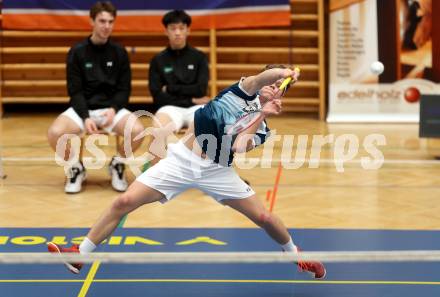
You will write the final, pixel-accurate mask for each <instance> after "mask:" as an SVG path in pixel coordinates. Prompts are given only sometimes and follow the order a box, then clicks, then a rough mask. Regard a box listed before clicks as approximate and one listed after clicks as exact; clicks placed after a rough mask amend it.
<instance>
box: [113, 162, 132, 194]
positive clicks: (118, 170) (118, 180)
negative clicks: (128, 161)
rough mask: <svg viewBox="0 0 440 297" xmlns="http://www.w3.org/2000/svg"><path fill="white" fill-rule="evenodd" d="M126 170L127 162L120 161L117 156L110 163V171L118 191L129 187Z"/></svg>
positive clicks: (123, 190) (114, 186) (114, 187)
mask: <svg viewBox="0 0 440 297" xmlns="http://www.w3.org/2000/svg"><path fill="white" fill-rule="evenodd" d="M124 171H125V164H124V163H122V162H121V161H119V160H118V159H117V158H116V157H113V158H112V161H111V162H110V165H109V173H110V176H111V178H112V187H113V189H115V190H116V191H118V192H125V190H127V187H128V183H127V180H126V179H125V175H124Z"/></svg>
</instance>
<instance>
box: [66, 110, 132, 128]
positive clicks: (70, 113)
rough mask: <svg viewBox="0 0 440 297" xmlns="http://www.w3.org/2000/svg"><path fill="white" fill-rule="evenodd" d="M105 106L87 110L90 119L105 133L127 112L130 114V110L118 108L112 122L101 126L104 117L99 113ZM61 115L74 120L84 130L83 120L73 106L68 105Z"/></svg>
mask: <svg viewBox="0 0 440 297" xmlns="http://www.w3.org/2000/svg"><path fill="white" fill-rule="evenodd" d="M106 109H107V108H100V109H94V110H89V115H90V119H92V120H93V121H94V122H95V124H96V125H97V126H98V128H100V129H102V130H104V131H105V132H107V133H110V132H112V131H113V128H114V127H115V126H116V124H117V123H118V122H119V121H120V120H121V119H122V118H123V117H124V116H126V115H127V114H130V111H129V110H128V109H125V108H122V109H120V110H118V112H117V113H116V114H115V116H114V117H113V122H112V123H111V124H110V125H109V126H107V127H102V124H104V123H105V118H103V117H102V116H101V115H102V113H103V112H104V111H105V110H106ZM62 115H63V116H66V117H68V118H69V119H71V120H72V121H74V122H75V124H77V125H78V127H79V128H80V129H81V130H82V131H84V129H85V127H84V120H83V119H82V118H81V117H80V116H79V115H78V114H77V113H76V111H75V110H74V109H73V107H69V108H68V109H67V110H66V111H65V112H63V113H62Z"/></svg>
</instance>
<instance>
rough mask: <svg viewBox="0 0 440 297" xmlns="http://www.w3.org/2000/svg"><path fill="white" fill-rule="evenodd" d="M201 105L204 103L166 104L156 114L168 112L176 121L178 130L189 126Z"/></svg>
mask: <svg viewBox="0 0 440 297" xmlns="http://www.w3.org/2000/svg"><path fill="white" fill-rule="evenodd" d="M201 107H203V105H194V106H191V107H179V106H172V105H165V106H162V107H161V108H159V110H158V111H157V112H156V114H158V113H165V114H167V115H168V116H169V117H170V118H171V119H172V121H173V122H174V125H176V130H177V131H178V130H180V129H182V128H183V127H188V126H189V124H190V123H191V122H192V121H193V120H194V113H195V112H196V110H197V109H199V108H201Z"/></svg>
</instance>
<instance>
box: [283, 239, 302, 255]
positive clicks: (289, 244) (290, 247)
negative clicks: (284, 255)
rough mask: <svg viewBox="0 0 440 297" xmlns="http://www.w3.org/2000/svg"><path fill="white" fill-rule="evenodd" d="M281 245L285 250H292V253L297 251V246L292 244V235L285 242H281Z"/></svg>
mask: <svg viewBox="0 0 440 297" xmlns="http://www.w3.org/2000/svg"><path fill="white" fill-rule="evenodd" d="M281 247H282V248H283V251H285V252H294V253H297V252H298V248H297V247H296V245H294V244H293V240H292V237H290V239H289V241H288V242H287V243H285V244H282V245H281Z"/></svg>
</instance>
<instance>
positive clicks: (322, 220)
mask: <svg viewBox="0 0 440 297" xmlns="http://www.w3.org/2000/svg"><path fill="white" fill-rule="evenodd" d="M55 117H56V114H54V113H47V114H29V113H26V114H19V113H13V114H10V115H8V114H7V115H6V116H5V117H4V118H3V119H2V120H1V138H0V139H1V151H0V154H1V158H2V163H3V164H2V166H3V171H4V173H5V174H6V175H7V178H6V179H3V180H2V181H1V186H0V226H1V227H23V228H26V227H66V228H67V227H85V228H86V227H90V226H91V225H92V224H93V223H94V221H95V220H96V218H97V217H98V215H99V214H100V213H101V212H102V210H103V209H104V208H105V207H107V206H108V205H109V203H110V202H111V200H112V199H114V198H115V197H116V196H117V195H118V194H117V193H116V192H114V191H113V190H112V189H111V186H110V184H109V176H108V174H107V169H106V168H103V169H100V170H92V169H90V170H88V180H87V183H86V185H85V186H84V188H83V191H82V192H81V193H79V194H76V195H67V194H65V193H64V191H63V183H64V177H63V169H62V168H61V167H60V166H58V165H57V164H56V163H55V161H54V153H53V152H52V150H51V149H50V147H49V145H48V143H47V140H46V131H47V128H48V127H49V125H50V124H51V122H52V121H53V119H54V118H55ZM144 124H145V125H148V121H144ZM269 126H270V127H271V128H272V129H276V131H277V134H278V135H287V134H290V135H295V138H294V147H293V153H292V154H290V156H293V157H294V156H295V152H296V154H297V155H298V156H299V155H300V154H301V152H304V150H305V153H306V155H305V156H306V159H308V158H309V157H310V154H311V151H312V147H313V146H312V137H313V136H314V135H323V136H326V135H334V139H339V140H341V139H342V138H338V136H341V135H344V134H351V135H353V136H354V137H355V138H356V139H358V142H359V146H360V149H359V152H357V151H355V152H354V158H353V160H351V161H349V162H346V163H345V164H344V165H343V169H344V172H338V171H337V169H336V166H335V163H334V161H333V159H334V157H333V156H334V154H335V150H334V146H333V145H332V146H330V145H326V146H324V147H323V149H322V151H321V154H320V158H321V159H320V162H319V164H318V165H319V166H318V168H309V163H308V162H307V161H306V163H305V164H303V165H302V166H301V167H300V168H298V169H286V168H284V169H283V170H282V173H281V176H280V181H279V187H278V192H277V197H276V204H275V206H274V212H275V213H276V214H278V215H279V216H280V217H281V218H282V219H283V221H284V222H285V223H286V225H287V226H288V227H289V228H348V229H416V230H436V229H439V227H440V205H439V203H437V202H438V201H437V200H438V197H439V194H440V187H439V184H440V161H439V162H438V163H437V161H435V160H434V158H433V156H432V154H431V152H430V151H429V150H428V147H427V141H426V140H423V139H419V138H418V125H416V124H331V125H330V124H327V123H324V122H319V121H317V120H316V119H313V118H307V117H300V116H294V115H283V116H281V117H278V118H273V119H270V120H269ZM370 134H383V135H384V137H385V139H386V145H383V146H377V149H378V150H380V151H381V152H382V153H383V155H384V163H383V165H382V166H381V167H380V168H379V169H375V170H365V169H363V168H362V166H361V163H360V158H362V157H368V156H371V155H370V154H368V152H367V151H366V150H365V149H364V148H363V142H364V140H365V138H366V137H367V136H368V135H370ZM298 135H307V136H308V139H309V141H308V145H307V148H298V150H297V146H296V144H297V143H298V142H297V137H298ZM315 137H316V136H315ZM285 139H286V137H285V136H283V137H282V140H285ZM282 140H280V141H277V142H275V149H274V154H273V160H272V162H271V163H270V164H271V168H261V166H257V167H256V168H253V169H238V171H239V173H240V175H241V176H242V177H244V178H246V179H248V180H249V181H250V182H251V185H252V187H253V188H254V189H255V191H256V192H257V194H259V196H260V198H261V199H265V197H266V192H267V190H269V189H273V187H274V182H275V178H276V174H277V170H278V164H279V161H280V156H281V143H282ZM347 148H348V146H346V150H347ZM145 149H146V146H145V142H144V144H143V146H142V147H141V149H140V150H139V151H138V152H137V155H141V154H142V153H143V152H144V151H145ZM104 150H105V152H106V155H107V157H108V158H110V157H111V156H112V153H113V152H114V150H115V144H114V139H111V140H110V145H109V146H107V147H104ZM350 151H353V148H351V149H350ZM262 154H263V151H262V150H261V149H260V150H257V151H255V152H253V153H251V154H249V156H251V157H260V156H261V155H262ZM264 160H267V158H266V157H265V158H264ZM315 167H316V166H315ZM340 171H341V170H340ZM133 178H134V177H133V175H132V174H130V175H129V179H130V181H131V180H133ZM125 227H127V228H130V227H139V228H159V227H186V228H206V227H218V228H227V227H254V226H253V225H252V223H251V222H249V221H248V220H247V219H245V218H243V217H242V216H241V215H239V214H237V213H235V212H234V211H232V210H230V209H228V208H226V207H223V206H221V205H219V204H217V203H216V202H215V201H213V200H212V199H210V198H209V197H207V196H205V195H203V194H202V193H200V192H198V191H195V190H190V191H188V192H186V193H184V194H182V195H181V197H179V198H177V199H176V200H174V201H172V202H170V203H168V204H165V205H160V204H153V205H147V206H144V207H142V208H141V209H139V210H137V211H135V212H134V213H132V214H130V215H129V216H128V218H127V220H126V222H125Z"/></svg>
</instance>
